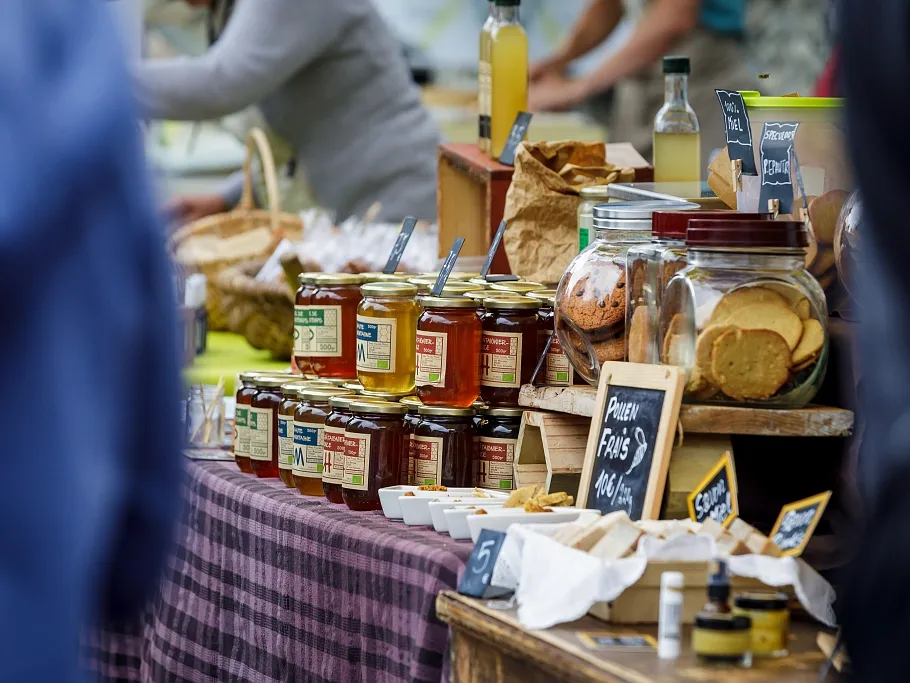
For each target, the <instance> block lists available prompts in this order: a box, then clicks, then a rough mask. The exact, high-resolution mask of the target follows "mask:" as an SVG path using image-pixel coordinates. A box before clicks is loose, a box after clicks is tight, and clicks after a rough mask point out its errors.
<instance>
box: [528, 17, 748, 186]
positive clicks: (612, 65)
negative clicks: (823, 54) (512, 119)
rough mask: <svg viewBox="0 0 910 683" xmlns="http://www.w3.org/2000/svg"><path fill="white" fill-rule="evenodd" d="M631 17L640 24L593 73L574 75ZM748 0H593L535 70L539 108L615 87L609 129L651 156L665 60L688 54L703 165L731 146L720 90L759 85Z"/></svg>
mask: <svg viewBox="0 0 910 683" xmlns="http://www.w3.org/2000/svg"><path fill="white" fill-rule="evenodd" d="M624 17H629V18H632V19H634V20H635V28H634V29H633V30H632V31H631V34H630V36H629V37H628V39H627V40H626V42H625V44H624V45H622V47H620V48H618V49H617V50H616V51H615V52H613V53H612V54H610V55H609V56H608V57H607V58H606V59H605V60H604V62H603V63H602V64H601V65H600V66H599V67H598V68H595V69H594V70H593V71H591V72H590V73H588V74H586V75H584V76H581V77H577V78H567V77H566V76H565V73H566V69H567V67H568V66H569V64H571V63H572V62H573V61H574V60H576V59H578V58H579V57H581V56H583V55H585V54H587V53H588V52H590V51H591V50H592V49H594V48H595V47H597V46H598V45H600V44H601V43H602V42H603V41H604V40H606V39H607V38H608V37H609V36H610V35H611V34H612V33H613V31H614V30H615V29H616V27H617V26H619V25H620V22H621V20H622V19H623V18H624ZM745 22H746V0H590V3H589V4H588V6H587V9H586V10H585V11H584V13H583V14H582V16H581V17H580V18H579V19H578V21H577V22H576V24H575V26H574V27H573V28H572V30H571V31H570V32H569V34H568V36H567V37H566V39H565V41H564V42H563V44H562V47H560V48H559V49H558V50H557V51H556V52H554V53H553V54H552V55H550V56H549V57H547V58H546V59H544V60H542V61H540V62H538V63H536V64H534V65H533V66H532V68H531V73H530V76H531V90H530V95H529V106H530V108H531V110H532V111H541V110H565V109H571V108H573V107H577V106H580V105H581V104H583V103H584V102H585V101H586V100H589V99H591V98H595V97H597V96H598V95H600V94H602V93H604V92H606V91H608V90H610V89H611V88H612V89H615V95H614V104H613V112H612V115H611V116H610V117H609V118H608V121H609V122H610V124H609V128H608V133H609V137H610V140H611V141H615V142H631V143H632V144H633V145H634V146H635V148H636V149H637V150H638V151H639V152H641V153H642V154H644V155H645V156H650V154H651V144H652V143H651V133H652V130H653V127H654V116H655V114H656V113H657V110H658V109H660V107H661V105H663V103H664V77H663V73H662V70H661V60H662V58H663V57H664V56H665V55H668V54H674V55H684V56H687V57H689V59H690V62H691V66H692V72H691V75H690V76H689V103H690V104H691V105H692V108H693V109H695V113H696V114H697V115H698V121H699V124H700V126H701V150H702V168H706V167H707V165H708V162H709V159H710V155H711V153H712V151H713V150H716V149H718V148H721V147H723V145H724V127H723V118H722V116H721V110H720V105H719V104H718V102H717V96H716V95H715V93H714V89H715V88H724V89H728V90H754V89H756V86H757V83H758V81H757V78H756V75H755V74H754V73H753V72H752V71H751V70H750V69H749V68H748V65H747V59H746V54H745V50H744V49H743V34H744V31H745Z"/></svg>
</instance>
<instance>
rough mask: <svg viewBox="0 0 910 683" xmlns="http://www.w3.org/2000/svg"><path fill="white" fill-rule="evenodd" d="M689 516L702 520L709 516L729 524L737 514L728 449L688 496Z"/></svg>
mask: <svg viewBox="0 0 910 683" xmlns="http://www.w3.org/2000/svg"><path fill="white" fill-rule="evenodd" d="M687 500H688V502H689V517H691V518H692V519H693V520H695V521H696V522H704V521H705V520H706V519H708V518H709V517H710V518H711V519H713V520H714V521H715V522H717V523H718V524H720V525H722V526H725V527H726V526H729V525H730V523H731V522H733V520H734V519H736V518H737V517H738V516H739V500H738V490H737V488H736V469H735V468H734V466H733V456H732V455H730V451H727V452H726V453H724V454H723V456H722V457H721V459H720V460H718V461H717V464H716V465H714V467H712V468H711V469H710V471H709V472H708V474H707V475H706V476H705V478H704V479H702V481H701V483H700V484H699V485H698V486H696V487H695V489H694V490H693V491H692V493H690V494H689V497H688V499H687Z"/></svg>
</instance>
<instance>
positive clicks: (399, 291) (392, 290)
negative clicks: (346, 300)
mask: <svg viewBox="0 0 910 683" xmlns="http://www.w3.org/2000/svg"><path fill="white" fill-rule="evenodd" d="M360 293H361V294H363V295H364V296H379V297H392V298H396V299H410V298H412V297H414V296H416V295H417V285H412V284H411V283H410V282H371V283H370V284H368V285H364V286H363V287H361V288H360Z"/></svg>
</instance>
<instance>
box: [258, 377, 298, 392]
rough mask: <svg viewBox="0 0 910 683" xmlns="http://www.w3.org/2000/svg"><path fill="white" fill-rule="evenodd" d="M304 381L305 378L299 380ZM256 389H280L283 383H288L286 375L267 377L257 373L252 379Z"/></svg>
mask: <svg viewBox="0 0 910 683" xmlns="http://www.w3.org/2000/svg"><path fill="white" fill-rule="evenodd" d="M300 381H301V382H304V381H306V380H300ZM253 384H254V385H255V386H256V388H257V389H280V388H281V386H282V385H284V384H290V382H288V378H287V377H269V376H268V375H257V376H256V379H254V380H253Z"/></svg>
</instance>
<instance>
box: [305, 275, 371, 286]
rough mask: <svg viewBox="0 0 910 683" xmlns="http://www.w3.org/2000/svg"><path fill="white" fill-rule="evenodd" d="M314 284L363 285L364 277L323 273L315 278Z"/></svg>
mask: <svg viewBox="0 0 910 683" xmlns="http://www.w3.org/2000/svg"><path fill="white" fill-rule="evenodd" d="M314 283H315V284H317V285H322V286H331V285H362V284H363V276H362V275H355V274H354V273H322V274H320V275H317V276H316V277H315V279H314Z"/></svg>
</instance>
